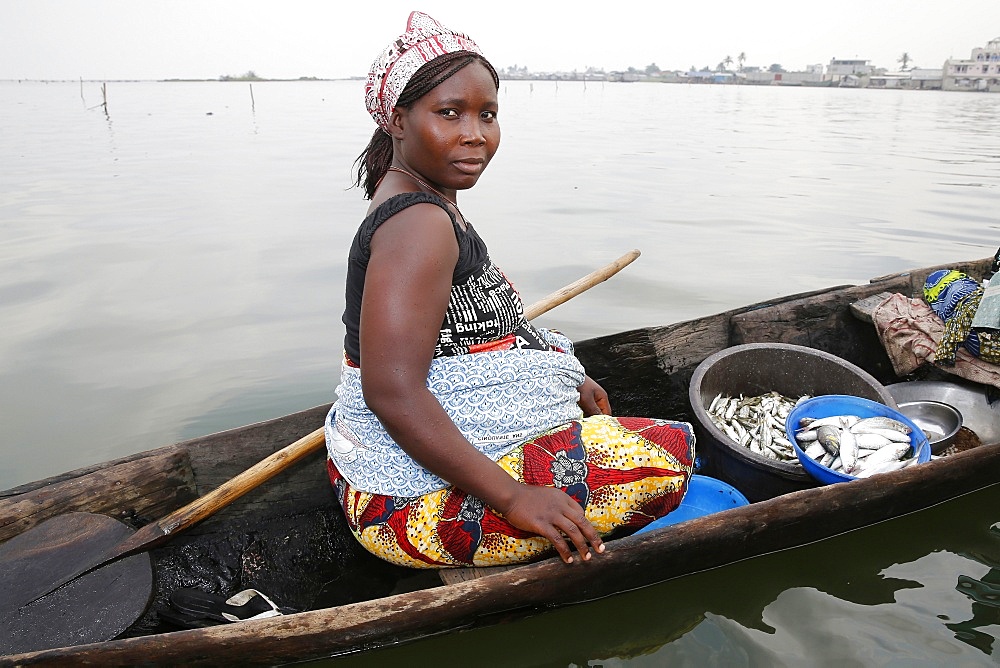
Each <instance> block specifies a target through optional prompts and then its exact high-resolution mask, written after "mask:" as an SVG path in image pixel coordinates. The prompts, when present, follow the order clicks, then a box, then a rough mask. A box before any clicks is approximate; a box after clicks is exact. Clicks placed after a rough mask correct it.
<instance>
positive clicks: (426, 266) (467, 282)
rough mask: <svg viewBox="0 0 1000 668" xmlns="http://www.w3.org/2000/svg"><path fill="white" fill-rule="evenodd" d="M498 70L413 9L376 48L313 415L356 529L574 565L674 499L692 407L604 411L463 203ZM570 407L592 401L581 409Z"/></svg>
mask: <svg viewBox="0 0 1000 668" xmlns="http://www.w3.org/2000/svg"><path fill="white" fill-rule="evenodd" d="M498 87H499V81H498V78H497V74H496V72H495V71H494V69H493V67H492V65H490V64H489V62H488V61H487V60H486V59H485V58H484V57H483V56H482V55H481V53H480V51H479V47H478V46H477V45H476V44H475V42H473V41H472V40H471V39H470V38H469V37H468V36H466V35H463V34H461V33H456V32H453V31H450V30H448V29H447V28H445V27H444V26H442V25H441V24H439V23H438V22H436V21H434V20H433V19H432V18H430V17H429V16H427V15H425V14H421V13H419V12H413V13H412V14H411V15H410V17H409V20H408V22H407V29H406V32H405V33H404V34H403V35H402V36H400V38H399V39H397V40H395V41H394V42H393V43H392V44H391V45H390V46H389V47H388V48H387V49H386V50H385V51H384V52H383V53H382V54H381V55H380V56H379V58H378V59H377V60H376V61H375V63H374V65H373V66H372V72H371V74H370V75H369V79H368V84H367V86H366V102H367V106H368V109H369V112H370V113H371V115H372V117H373V118H374V120H375V122H376V123H377V124H378V126H379V127H378V129H377V130H376V131H375V134H374V136H373V137H372V140H371V142H370V143H369V145H368V147H367V148H366V149H365V152H364V153H362V155H361V156H360V157H359V163H360V168H359V170H358V184H359V185H363V186H364V188H365V193H366V196H367V198H368V199H370V200H371V206H370V207H369V209H368V215H367V217H366V218H365V220H364V222H363V223H362V224H361V227H360V229H359V230H358V233H357V236H356V237H355V239H354V243H353V244H352V247H351V250H350V255H349V261H348V275H347V290H346V297H347V305H346V308H345V311H344V323H345V325H346V329H347V334H346V336H345V346H344V347H345V359H344V363H343V369H342V382H341V385H340V386H339V387H338V388H337V395H338V400H337V403H336V404H334V406H333V408H332V409H331V411H330V415H329V417H328V419H327V426H326V435H327V446H328V450H329V453H330V459H329V470H330V476H331V480H332V481H333V483H334V485H335V486H336V488H337V491H338V497H339V499H340V501H341V504H342V505H343V507H344V511H345V513H346V514H347V518H348V523H349V524H350V526H351V528H352V530H353V531H354V533H355V536H356V537H357V538H358V539H359V541H360V542H361V543H362V544H363V545H364V546H365V547H366V548H368V549H369V550H370V551H372V552H373V553H374V554H376V555H378V556H380V557H382V558H385V559H387V560H389V561H392V562H394V563H398V564H403V565H407V566H416V567H446V566H469V565H476V566H486V565H498V564H506V563H517V562H522V561H527V560H531V559H534V558H536V557H538V556H540V555H543V554H544V553H546V552H547V551H550V550H551V549H552V548H553V547H554V548H555V550H556V551H557V552H558V554H559V555H560V557H561V558H562V559H563V560H564V561H565V562H566V563H573V561H574V557H573V553H572V550H571V546H572V547H573V548H575V549H576V551H577V552H578V553H579V554H580V556H581V558H582V559H583V560H588V559H590V558H591V554H592V551H593V552H597V553H600V552H603V551H604V550H605V546H604V544H603V542H602V540H601V535H602V534H604V535H607V534H608V533H609V532H610V531H612V530H614V529H616V528H618V527H625V528H626V529H632V530H634V529H637V528H639V527H641V526H644V525H645V524H647V523H648V522H650V521H652V520H653V519H655V518H656V517H659V516H662V515H664V514H665V513H667V512H669V511H670V510H672V509H673V508H675V507H676V506H677V504H678V503H680V500H681V498H682V497H683V494H684V491H685V490H686V488H687V481H688V479H689V477H690V475H691V466H692V460H693V447H694V437H693V436H692V433H691V429H690V425H687V424H685V423H672V422H665V421H658V420H649V419H640V418H618V419H616V418H612V417H610V413H611V407H610V405H609V403H608V397H607V394H606V393H605V392H604V390H603V389H601V387H600V386H599V385H598V384H597V383H596V382H594V381H593V380H592V379H590V378H589V377H587V376H586V374H585V373H584V370H583V368H582V367H581V366H580V364H579V362H578V361H577V360H576V358H575V357H574V356H573V355H572V344H571V343H570V341H569V340H568V339H567V338H565V337H564V336H562V335H560V334H558V333H556V332H550V331H547V330H544V329H536V328H535V327H533V326H532V325H531V324H530V323H528V322H527V321H526V320H525V318H524V313H523V307H522V303H521V299H520V296H519V295H518V293H517V292H516V291H515V290H514V288H513V286H512V285H511V284H510V282H509V281H508V280H507V279H506V277H505V276H504V275H503V273H502V272H501V271H500V270H499V269H498V268H497V267H496V266H495V265H494V264H493V263H492V261H491V260H490V258H489V254H488V252H487V249H486V246H485V244H484V243H483V241H482V240H481V239H480V237H479V235H478V234H477V232H476V230H475V229H474V228H473V227H472V225H471V224H470V223H469V221H468V220H467V219H466V218H465V216H464V215H463V214H462V212H461V211H460V210H459V207H458V204H457V201H456V195H457V192H458V191H459V190H465V189H467V188H471V187H472V186H474V185H475V184H476V182H477V181H478V180H479V177H480V176H481V175H482V173H483V171H484V170H485V169H486V167H487V165H489V162H490V160H491V159H492V157H493V155H494V154H495V153H496V150H497V147H498V146H499V144H500V126H499V123H498V120H497V112H498V102H497V90H498ZM584 415H586V416H589V417H583V416H584Z"/></svg>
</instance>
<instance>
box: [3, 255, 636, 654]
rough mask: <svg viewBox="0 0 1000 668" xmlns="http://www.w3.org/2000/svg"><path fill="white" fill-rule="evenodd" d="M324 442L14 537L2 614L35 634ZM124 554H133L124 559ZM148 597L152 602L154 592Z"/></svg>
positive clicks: (552, 300) (553, 297)
mask: <svg viewBox="0 0 1000 668" xmlns="http://www.w3.org/2000/svg"><path fill="white" fill-rule="evenodd" d="M637 257H639V251H638V250H633V251H631V252H629V253H626V254H625V255H623V256H622V257H620V258H618V259H617V260H615V261H614V262H612V263H610V264H608V265H607V266H605V267H603V268H601V269H598V270H597V271H594V272H592V273H590V274H588V275H587V276H584V277H583V278H581V279H580V280H578V281H576V282H575V283H571V284H570V285H567V286H566V287H564V288H562V289H560V290H558V291H556V292H554V293H552V294H550V295H548V296H547V297H545V298H544V299H542V300H540V301H538V302H536V303H534V304H532V305H531V306H529V307H528V308H527V309H525V316H526V317H527V318H528V319H533V318H536V317H538V316H540V315H542V314H543V313H545V312H547V311H549V310H550V309H552V308H554V307H556V306H558V305H559V304H562V303H563V302H566V301H567V300H569V299H572V298H573V297H574V296H576V295H578V294H580V293H581V292H584V291H585V290H587V289H589V288H591V287H593V286H595V285H597V284H598V283H601V282H603V281H606V280H607V279H608V278H610V277H611V276H614V275H615V274H616V273H618V272H619V271H621V270H622V269H623V268H624V267H626V266H628V265H629V264H630V263H631V262H632V261H634V260H635V259H636V258H637ZM324 443H325V438H324V433H323V428H322V427H321V428H319V429H317V430H316V431H314V432H312V433H311V434H308V435H307V436H303V437H302V438H300V439H299V440H297V441H295V442H294V443H292V444H291V445H288V446H286V447H285V448H283V449H281V450H278V451H277V452H275V453H274V454H272V455H270V456H269V457H267V458H266V459H264V460H263V461H261V462H259V463H257V464H255V465H254V466H252V467H250V468H249V469H247V470H246V471H244V472H243V473H240V474H239V475H238V476H236V477H235V478H233V479H232V480H229V481H228V482H225V483H223V484H222V485H220V486H219V487H217V488H216V489H214V490H213V491H211V492H209V493H208V494H206V495H204V496H202V497H200V498H198V499H196V500H195V501H193V502H191V503H189V504H188V505H186V506H183V507H182V508H179V509H177V510H175V511H174V512H172V513H170V514H169V515H167V516H166V517H164V518H163V519H161V520H159V521H157V522H151V523H150V524H147V525H146V526H144V527H142V528H141V529H139V530H137V531H135V532H134V533H133V532H132V530H131V528H129V527H128V526H126V525H125V524H123V523H121V522H119V521H117V520H114V519H112V518H110V517H106V516H104V515H95V514H93V513H71V514H67V515H63V516H59V517H55V518H52V519H50V520H47V521H45V522H42V523H41V524H39V525H38V526H36V527H33V528H31V529H29V530H28V531H26V532H24V533H22V534H20V535H18V536H15V537H14V538H12V539H10V540H9V541H7V542H6V543H4V544H3V545H0V619H5V618H6V619H16V620H19V621H18V623H17V628H18V629H19V633H21V634H22V635H24V634H29V635H30V633H31V627H32V625H33V624H34V621H33V620H35V619H36V618H38V617H40V616H41V613H40V611H42V610H45V611H49V609H50V608H51V607H52V606H51V605H47V602H48V601H49V599H52V598H58V597H57V596H55V594H56V590H60V588H61V587H64V585H67V583H71V582H72V581H74V580H76V579H77V578H81V576H83V577H84V578H90V579H91V581H95V582H96V581H97V578H96V576H97V575H98V573H102V574H103V577H108V574H107V573H106V572H105V571H107V570H108V569H109V568H112V567H115V566H116V565H120V564H124V563H126V562H128V564H129V568H130V569H132V570H130V572H131V573H138V572H141V573H145V572H146V571H147V569H149V568H151V566H150V563H151V562H150V560H149V555H148V554H141V556H142V557H143V558H144V559H145V561H143V560H142V559H139V560H137V559H136V558H135V557H136V555H140V553H145V552H146V551H147V550H149V549H151V548H153V547H156V546H157V545H160V544H162V543H164V542H166V541H167V540H169V539H170V538H172V537H173V536H174V535H175V534H177V533H179V532H181V531H183V530H184V529H187V528H188V527H190V526H192V525H193V524H196V523H197V522H199V521H201V520H203V519H205V518H206V517H208V516H210V515H212V514H213V513H215V512H216V511H218V510H220V509H222V508H224V507H225V506H227V505H229V504H230V503H232V502H233V501H235V500H236V499H238V498H240V497H241V496H243V495H244V494H246V493H247V492H249V491H250V490H252V489H254V488H256V487H257V486H258V485H260V484H262V483H264V482H265V481H267V480H270V479H271V478H272V477H274V476H275V475H277V474H278V473H280V472H281V471H284V470H285V469H287V468H288V467H289V466H291V465H292V464H294V463H295V462H297V461H299V460H301V459H302V458H303V457H306V456H308V455H310V454H312V453H314V452H316V451H317V450H319V449H320V448H321V447H322V446H323V445H324ZM126 536H127V537H126ZM130 555H132V556H130ZM123 557H128V558H127V559H123ZM81 579H83V578H81ZM147 581H150V580H148V579H147ZM151 588H152V585H151V584H149V585H147V587H146V589H147V590H149V591H151ZM47 595H49V596H47ZM43 597H44V598H43ZM142 600H144V601H147V602H148V600H149V595H148V591H147V592H146V594H145V598H143V599H142ZM143 608H144V606H143ZM47 614H48V613H47ZM133 614H134V616H133ZM141 614H142V610H139V611H138V612H137V613H133V611H129V612H128V613H127V614H119V615H118V617H119V618H120V619H119V620H118V621H117V622H116V624H114V627H115V628H114V629H109V628H103V629H102V628H101V627H102V623H103V622H102V620H101V619H99V617H100V616H99V615H94V616H95V617H98V619H97V620H96V621H95V622H94V623H93V624H91V626H96V627H98V628H97V629H95V630H94V633H95V634H98V633H99V632H100V631H102V630H103V632H104V633H103V635H100V634H98V635H94V636H93V637H89V636H80V635H78V636H74V637H73V640H75V641H76V642H95V641H99V640H102V639H107V638H113V637H115V636H116V635H118V634H119V633H121V632H122V631H124V630H125V628H127V627H128V626H129V625H131V624H132V623H133V622H134V621H135V620H136V619H138V617H139V616H141ZM129 618H130V619H129ZM38 621H39V622H42V621H43V620H42V619H39V620H38ZM122 624H124V626H122ZM106 626H110V624H106ZM2 628H3V625H2V624H0V629H2ZM21 640H24V638H21ZM31 640H32V638H28V639H27V642H28V644H31ZM51 642H58V640H53V641H51ZM17 646H18V647H21V645H17ZM46 646H48V647H53V646H58V645H54V644H47V645H46ZM40 648H41V647H35V648H34V649H40ZM9 650H10V645H9V643H8V641H4V640H3V639H0V652H3V653H7V651H9ZM19 651H26V650H24V649H20V650H19Z"/></svg>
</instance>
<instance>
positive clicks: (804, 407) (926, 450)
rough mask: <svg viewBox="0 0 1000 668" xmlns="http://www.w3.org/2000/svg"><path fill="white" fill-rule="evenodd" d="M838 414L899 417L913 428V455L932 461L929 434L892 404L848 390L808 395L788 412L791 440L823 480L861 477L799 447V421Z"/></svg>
mask: <svg viewBox="0 0 1000 668" xmlns="http://www.w3.org/2000/svg"><path fill="white" fill-rule="evenodd" d="M834 415H857V416H858V417H863V418H866V417H888V418H892V419H893V420H898V421H899V422H902V423H903V424H905V425H906V426H907V427H909V428H910V430H911V431H910V449H911V452H912V453H913V456H914V457H916V458H917V462H918V463H923V462H927V461H930V458H931V446H930V443H928V441H927V436H926V435H925V434H924V432H923V430H922V429H921V428H920V427H918V426H917V425H916V424H914V422H913V420H911V419H910V418H908V417H906V416H905V415H903V414H902V413H900V412H899V411H897V410H893V409H892V408H889V407H888V406H886V405H885V404H880V403H878V402H877V401H871V400H870V399H862V398H861V397H853V396H850V395H846V394H828V395H824V396H821V397H813V398H812V399H806V400H805V401H803V402H802V403H800V404H799V405H798V406H796V407H795V408H793V409H792V412H791V413H789V414H788V417H787V418H785V432H786V434H787V436H788V440H790V441H791V442H792V447H794V448H795V454H796V455H798V458H799V462H801V463H802V468H804V469H805V470H806V473H808V474H809V475H811V476H812V477H814V478H816V480H818V481H819V482H822V483H825V484H831V483H835V482H848V481H851V480H856V479H857V478H855V477H854V476H852V475H848V474H847V473H841V472H840V471H834V470H833V469H830V468H827V467H826V466H823V465H822V464H820V463H819V462H817V461H816V460H815V459H813V458H812V457H810V456H809V455H807V454H806V453H805V452H804V451H803V450H802V448H800V447H799V444H798V441H796V440H795V430H796V428H797V427H798V425H799V420H801V419H802V418H804V417H811V418H824V417H832V416H834Z"/></svg>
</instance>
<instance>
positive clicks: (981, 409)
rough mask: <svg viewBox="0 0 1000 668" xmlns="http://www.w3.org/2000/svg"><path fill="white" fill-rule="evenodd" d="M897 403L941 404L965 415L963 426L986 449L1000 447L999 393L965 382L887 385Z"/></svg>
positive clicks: (923, 382)
mask: <svg viewBox="0 0 1000 668" xmlns="http://www.w3.org/2000/svg"><path fill="white" fill-rule="evenodd" d="M886 389H887V390H889V392H890V393H891V394H892V397H893V399H895V400H896V403H897V404H899V403H906V402H909V401H925V400H926V401H941V402H943V403H946V404H948V405H949V406H954V407H955V408H957V409H958V412H959V413H961V414H962V426H963V427H967V428H968V429H970V430H972V431H973V432H974V433H975V435H976V436H977V437H978V438H979V440H980V441H982V443H983V445H993V444H995V443H1000V401H998V400H997V399H996V396H995V393H996V390H995V389H993V388H992V387H988V386H984V385H979V384H977V383H972V382H969V381H964V380H956V381H950V382H949V381H931V380H915V381H908V382H904V383H896V384H894V385H887V386H886Z"/></svg>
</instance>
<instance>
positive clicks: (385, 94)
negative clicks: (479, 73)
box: [365, 12, 482, 130]
mask: <svg viewBox="0 0 1000 668" xmlns="http://www.w3.org/2000/svg"><path fill="white" fill-rule="evenodd" d="M455 51H471V52H473V53H478V54H480V55H482V51H480V50H479V46H478V45H477V44H476V43H475V42H473V41H472V38H471V37H469V36H468V35H465V34H463V33H460V32H455V31H454V30H449V29H448V28H445V27H444V26H443V25H441V24H440V23H438V22H437V21H435V20H434V19H432V18H431V17H430V16H428V15H427V14H424V13H423V12H410V17H409V18H408V19H407V21H406V32H404V33H403V34H402V35H400V36H399V37H398V38H397V39H395V40H393V42H392V44H390V45H389V46H387V47H386V48H385V50H384V51H382V53H381V54H380V55H379V57H378V58H376V59H375V62H374V63H372V69H371V72H369V73H368V83H367V84H366V85H365V104H366V106H367V107H368V113H369V114H371V115H372V118H374V119H375V122H376V123H378V126H379V127H380V128H382V129H383V130H388V129H389V117H390V116H391V115H392V110H393V109H394V108H395V107H396V100H398V99H399V94H400V93H402V92H403V89H404V88H405V87H406V84H407V83H409V81H410V78H411V77H412V76H413V75H414V73H415V72H416V71H417V70H419V69H420V67H421V66H422V65H424V64H425V63H429V62H430V61H432V60H434V59H435V58H437V57H438V56H443V55H444V54H446V53H453V52H455Z"/></svg>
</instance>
